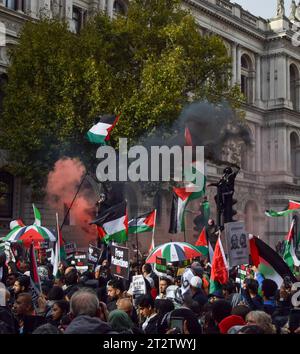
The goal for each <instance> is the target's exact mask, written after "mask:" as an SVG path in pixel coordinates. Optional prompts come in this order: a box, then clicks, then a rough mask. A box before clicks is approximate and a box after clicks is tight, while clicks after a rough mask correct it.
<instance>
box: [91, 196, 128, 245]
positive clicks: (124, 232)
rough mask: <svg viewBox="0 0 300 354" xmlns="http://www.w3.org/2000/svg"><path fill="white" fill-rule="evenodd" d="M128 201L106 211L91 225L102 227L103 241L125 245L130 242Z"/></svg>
mask: <svg viewBox="0 0 300 354" xmlns="http://www.w3.org/2000/svg"><path fill="white" fill-rule="evenodd" d="M126 205H127V203H126V201H123V202H121V203H119V204H117V205H115V206H113V207H111V208H109V209H107V210H105V211H104V212H103V213H102V214H100V216H99V217H98V219H96V220H94V221H92V222H91V223H90V224H96V225H98V226H100V227H101V232H102V233H103V235H104V236H103V240H104V241H105V242H106V243H108V242H109V241H113V242H116V243H124V242H126V241H127V240H128V216H127V208H126Z"/></svg>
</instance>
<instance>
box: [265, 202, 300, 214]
mask: <svg viewBox="0 0 300 354" xmlns="http://www.w3.org/2000/svg"><path fill="white" fill-rule="evenodd" d="M298 209H300V203H299V202H294V201H293V200H289V205H288V207H287V208H286V209H285V210H282V211H275V210H266V211H265V214H266V215H267V216H270V217H278V216H286V215H288V214H290V213H293V212H294V211H295V210H298Z"/></svg>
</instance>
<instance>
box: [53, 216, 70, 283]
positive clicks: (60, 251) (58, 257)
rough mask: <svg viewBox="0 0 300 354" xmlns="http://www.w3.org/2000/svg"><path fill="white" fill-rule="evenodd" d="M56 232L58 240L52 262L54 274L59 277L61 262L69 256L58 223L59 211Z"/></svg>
mask: <svg viewBox="0 0 300 354" xmlns="http://www.w3.org/2000/svg"><path fill="white" fill-rule="evenodd" d="M56 233H57V240H56V242H55V250H53V249H52V253H51V263H52V265H53V275H54V276H55V277H56V278H57V277H58V276H59V271H58V268H59V263H60V262H61V261H64V260H66V258H67V257H66V250H65V246H64V241H63V238H62V234H61V231H60V227H59V224H58V213H56Z"/></svg>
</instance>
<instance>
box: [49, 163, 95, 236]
mask: <svg viewBox="0 0 300 354" xmlns="http://www.w3.org/2000/svg"><path fill="white" fill-rule="evenodd" d="M85 173H86V169H85V167H84V165H83V164H82V162H81V161H80V160H78V159H71V158H63V159H60V160H58V161H57V162H56V163H55V165H54V169H53V171H51V172H50V173H49V175H48V181H47V187H46V191H47V201H48V204H49V205H50V206H51V207H52V208H53V209H54V210H55V211H61V212H60V217H61V220H60V224H61V223H62V222H63V218H64V216H65V212H64V211H65V210H64V209H65V205H66V206H70V205H71V203H72V200H73V198H74V196H75V194H76V192H77V190H78V187H79V185H80V183H81V181H82V179H83V177H84V175H85ZM91 194H92V193H91V190H90V189H88V188H87V186H86V184H85V183H83V185H82V186H81V189H80V191H79V193H78V195H77V197H76V199H75V201H74V204H73V206H72V208H71V211H70V218H71V220H72V224H73V223H74V224H75V225H76V226H79V227H80V228H81V230H82V231H84V233H85V234H86V236H88V237H89V238H91V237H93V238H95V237H96V234H97V231H96V227H95V226H91V225H89V222H90V221H91V220H92V218H93V215H92V213H93V211H94V210H95V200H93V199H94V198H96V196H94V198H93V196H91Z"/></svg>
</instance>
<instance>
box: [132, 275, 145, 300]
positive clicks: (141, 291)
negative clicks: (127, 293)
mask: <svg viewBox="0 0 300 354" xmlns="http://www.w3.org/2000/svg"><path fill="white" fill-rule="evenodd" d="M132 295H133V297H134V298H135V297H138V296H140V295H146V283H145V279H144V277H143V276H142V275H135V276H133V277H132Z"/></svg>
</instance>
